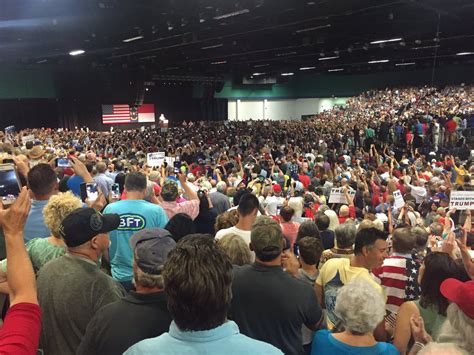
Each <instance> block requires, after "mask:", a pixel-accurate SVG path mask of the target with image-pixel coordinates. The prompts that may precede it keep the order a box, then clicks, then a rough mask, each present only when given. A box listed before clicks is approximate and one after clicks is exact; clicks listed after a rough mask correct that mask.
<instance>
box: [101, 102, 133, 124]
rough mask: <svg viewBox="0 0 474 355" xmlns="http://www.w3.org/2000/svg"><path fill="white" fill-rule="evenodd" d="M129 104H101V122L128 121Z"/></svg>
mask: <svg viewBox="0 0 474 355" xmlns="http://www.w3.org/2000/svg"><path fill="white" fill-rule="evenodd" d="M130 122H131V119H130V106H129V105H102V123H103V124H114V123H130Z"/></svg>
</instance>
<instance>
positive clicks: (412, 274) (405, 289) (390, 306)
mask: <svg viewBox="0 0 474 355" xmlns="http://www.w3.org/2000/svg"><path fill="white" fill-rule="evenodd" d="M419 269H420V264H418V263H417V262H416V261H415V260H413V258H412V257H411V255H407V256H389V257H388V258H386V259H385V260H384V262H383V265H382V266H381V267H380V268H377V269H374V270H372V273H373V274H374V276H375V280H376V281H377V283H379V284H380V285H381V286H382V287H383V288H384V289H385V293H386V294H387V296H388V298H387V310H388V311H390V312H391V313H397V312H398V309H399V308H400V306H401V305H402V303H403V302H405V301H413V300H415V299H417V298H419V295H420V292H421V290H420V286H419V284H418V280H417V279H418V270H419Z"/></svg>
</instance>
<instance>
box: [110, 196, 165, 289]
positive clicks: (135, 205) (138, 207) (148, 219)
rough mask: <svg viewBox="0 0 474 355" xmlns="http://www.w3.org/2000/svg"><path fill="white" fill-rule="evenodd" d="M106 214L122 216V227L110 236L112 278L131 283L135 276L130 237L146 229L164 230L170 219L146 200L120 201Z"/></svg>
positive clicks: (111, 206) (112, 205)
mask: <svg viewBox="0 0 474 355" xmlns="http://www.w3.org/2000/svg"><path fill="white" fill-rule="evenodd" d="M104 213H117V214H118V215H120V226H119V227H118V228H117V229H116V230H114V231H113V232H110V234H109V236H110V241H111V245H110V248H109V251H110V265H111V267H112V276H113V277H114V279H116V280H118V281H130V280H131V279H132V275H133V272H132V259H133V255H132V250H131V249H130V245H129V244H128V241H129V239H130V237H131V236H132V234H133V233H135V232H137V231H140V230H142V229H144V228H164V227H165V226H166V223H168V217H167V216H166V214H165V212H164V211H163V209H162V208H161V207H160V206H158V205H155V204H152V203H150V202H147V201H144V200H123V201H118V202H115V203H112V204H110V205H108V206H107V207H106V208H105V210H104Z"/></svg>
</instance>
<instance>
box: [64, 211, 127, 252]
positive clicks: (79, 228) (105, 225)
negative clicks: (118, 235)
mask: <svg viewBox="0 0 474 355" xmlns="http://www.w3.org/2000/svg"><path fill="white" fill-rule="evenodd" d="M119 225H120V216H119V215H118V214H101V213H100V212H97V211H96V210H94V209H93V208H78V209H76V210H74V211H72V212H71V213H70V214H69V215H67V216H66V218H64V220H63V222H62V223H61V237H63V238H64V241H65V243H66V245H67V246H68V247H77V246H79V245H82V244H84V243H87V242H88V241H90V240H91V239H92V238H94V237H95V236H97V235H98V234H102V233H108V232H111V231H113V230H114V229H117V227H118V226H119Z"/></svg>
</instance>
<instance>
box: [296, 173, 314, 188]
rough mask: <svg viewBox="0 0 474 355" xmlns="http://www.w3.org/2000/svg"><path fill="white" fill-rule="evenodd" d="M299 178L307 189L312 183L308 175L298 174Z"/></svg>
mask: <svg viewBox="0 0 474 355" xmlns="http://www.w3.org/2000/svg"><path fill="white" fill-rule="evenodd" d="M298 179H299V180H300V182H301V183H302V184H303V186H304V188H305V189H307V188H308V186H309V185H310V184H311V179H310V178H309V176H308V175H298Z"/></svg>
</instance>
